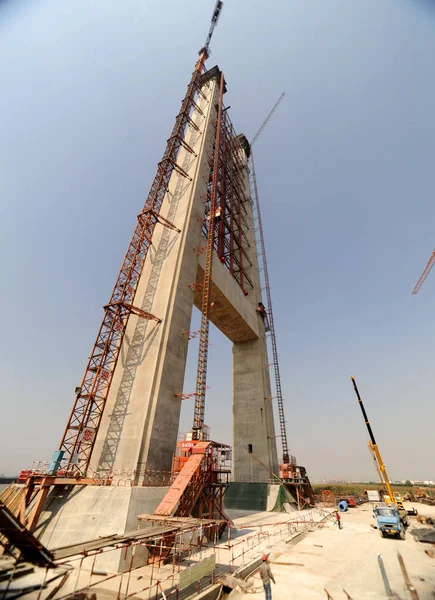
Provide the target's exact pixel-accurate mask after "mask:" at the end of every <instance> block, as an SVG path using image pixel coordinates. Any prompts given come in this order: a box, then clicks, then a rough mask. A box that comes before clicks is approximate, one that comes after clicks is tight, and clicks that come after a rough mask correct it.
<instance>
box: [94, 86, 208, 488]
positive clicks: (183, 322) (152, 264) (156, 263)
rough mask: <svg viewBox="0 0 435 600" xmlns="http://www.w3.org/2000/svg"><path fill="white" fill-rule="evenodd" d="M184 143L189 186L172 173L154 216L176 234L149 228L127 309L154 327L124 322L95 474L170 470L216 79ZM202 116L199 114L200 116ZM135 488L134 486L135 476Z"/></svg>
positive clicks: (96, 453)
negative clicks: (130, 305)
mask: <svg viewBox="0 0 435 600" xmlns="http://www.w3.org/2000/svg"><path fill="white" fill-rule="evenodd" d="M203 92H204V95H205V96H206V98H203V97H202V96H200V98H199V99H198V105H199V106H200V109H201V111H202V113H203V114H201V113H200V112H198V111H196V112H195V113H194V115H193V119H194V121H195V122H196V124H197V126H198V128H199V129H200V131H201V133H198V132H197V131H196V130H194V129H193V128H189V129H188V133H187V137H186V141H187V143H188V144H189V146H190V147H191V148H193V150H194V152H195V153H196V154H197V156H195V155H193V154H191V153H189V152H188V151H187V150H185V149H184V148H181V150H180V153H179V157H178V160H177V162H178V164H179V165H181V167H182V168H183V169H184V170H185V171H186V172H187V173H188V174H189V176H190V177H191V178H192V181H189V179H187V178H185V177H183V176H182V175H179V174H178V173H177V172H176V171H174V172H173V174H172V176H171V180H170V182H169V186H168V193H167V194H166V196H165V198H164V201H163V203H162V208H161V211H160V212H161V215H162V216H163V217H165V218H166V219H167V220H168V221H170V222H171V223H173V224H174V225H175V226H176V227H178V228H179V229H180V230H181V233H177V232H176V231H172V230H170V229H168V228H167V227H164V226H163V225H157V226H156V228H155V231H154V234H153V239H152V246H151V248H150V250H149V253H148V256H147V259H146V261H145V264H144V267H143V271H142V274H141V277H140V281H139V285H138V290H137V292H136V297H135V302H134V304H135V306H138V307H139V308H141V309H142V310H145V311H147V312H150V313H152V314H154V315H156V316H157V317H159V318H160V319H162V322H161V323H160V324H157V323H156V322H155V321H147V320H144V319H140V318H138V317H135V316H133V315H131V316H130V318H129V323H128V326H127V330H126V335H125V338H124V341H123V344H122V347H121V353H120V359H119V361H118V363H117V366H116V369H115V373H114V376H113V381H112V385H111V390H110V394H109V398H108V402H107V406H106V408H105V412H104V415H103V418H102V421H101V426H100V429H99V432H98V436H97V440H96V443H95V447H94V451H93V455H92V458H91V465H92V467H93V468H99V469H100V470H103V471H111V470H115V471H116V470H127V469H130V470H133V469H139V470H140V468H141V467H145V466H146V469H147V470H148V471H150V470H166V471H169V470H171V466H172V455H173V452H174V450H175V446H176V442H177V434H178V424H179V416H180V409H181V402H182V400H181V398H179V397H176V396H175V394H180V393H182V392H183V391H184V390H183V383H184V371H185V365H186V359H187V350H188V344H189V338H188V336H187V335H183V331H188V330H189V329H190V321H191V314H192V306H193V291H192V289H191V288H190V287H189V284H193V283H194V282H195V280H196V274H197V264H198V257H197V256H196V254H195V252H194V248H195V247H196V246H198V245H199V244H200V243H201V237H202V234H201V223H200V222H199V221H200V220H201V218H202V217H203V211H204V202H203V196H204V194H205V193H206V178H207V176H208V172H209V166H208V155H207V153H208V152H209V151H210V149H211V147H212V144H213V139H214V127H213V126H212V120H213V119H214V118H215V117H216V106H215V105H216V102H217V94H218V89H217V87H216V80H211V81H210V82H209V83H208V84H206V86H205V87H204V88H203ZM203 115H205V116H203ZM136 483H137V484H138V485H140V484H141V479H140V476H138V479H137V482H136Z"/></svg>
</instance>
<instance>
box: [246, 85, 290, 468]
mask: <svg viewBox="0 0 435 600" xmlns="http://www.w3.org/2000/svg"><path fill="white" fill-rule="evenodd" d="M284 96H285V92H283V93H282V94H281V96H280V97H279V98H278V100H277V101H276V103H275V105H274V107H273V108H272V110H271V111H270V113H269V114H268V115H267V117H266V119H265V120H264V122H263V124H262V125H261V127H260V129H259V130H258V131H257V133H256V134H255V136H254V137H253V139H252V142H251V150H252V146H253V145H254V144H255V142H256V141H257V140H258V138H259V137H260V135H261V133H262V132H263V130H264V128H265V127H266V125H267V124H268V123H269V121H270V119H271V118H272V115H273V114H274V112H275V111H276V109H277V108H278V106H279V105H280V104H281V102H282V100H283V99H284ZM251 169H252V183H253V186H252V187H253V192H254V202H255V208H256V211H257V221H258V233H259V237H260V248H261V252H260V253H261V257H262V263H263V276H264V283H265V288H266V298H267V314H268V318H269V329H270V339H271V344H272V359H273V368H274V372H275V391H276V397H277V404H278V416H279V426H280V432H281V445H282V462H283V463H284V464H285V465H288V464H289V463H290V454H289V449H288V442H287V431H286V425H285V416H284V402H283V397H282V387H281V375H280V371H279V361H278V348H277V343H276V332H275V323H274V320H273V310H272V296H271V292H270V281H269V271H268V267H267V259H266V245H265V243H264V235H263V224H262V220H261V211H260V201H259V197H258V188H257V178H256V175H255V162H254V154H253V152H252V151H251Z"/></svg>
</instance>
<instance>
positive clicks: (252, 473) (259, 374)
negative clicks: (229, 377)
mask: <svg viewBox="0 0 435 600" xmlns="http://www.w3.org/2000/svg"><path fill="white" fill-rule="evenodd" d="M272 473H275V474H277V473H278V457H277V451H276V439H275V426H274V422H273V410H272V399H271V391H270V380H269V372H268V367H267V354H266V353H265V342H264V338H258V339H256V340H253V341H250V342H243V343H241V344H234V345H233V478H234V480H235V481H253V482H262V481H270V480H271V479H273V474H272Z"/></svg>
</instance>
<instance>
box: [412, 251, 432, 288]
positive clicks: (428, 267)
mask: <svg viewBox="0 0 435 600" xmlns="http://www.w3.org/2000/svg"><path fill="white" fill-rule="evenodd" d="M434 265H435V250H434V251H433V252H432V255H431V257H430V258H429V260H428V263H427V265H426V268H425V269H424V271H423V273H422V274H421V276H420V279H419V280H418V281H417V283H416V284H415V287H414V289H413V290H412V293H413V295H415V294H418V292H419V290H420V288H421V286H422V285H423V283H424V282H425V281H426V277H427V276H428V275H429V273H430V272H431V270H432V267H433V266H434Z"/></svg>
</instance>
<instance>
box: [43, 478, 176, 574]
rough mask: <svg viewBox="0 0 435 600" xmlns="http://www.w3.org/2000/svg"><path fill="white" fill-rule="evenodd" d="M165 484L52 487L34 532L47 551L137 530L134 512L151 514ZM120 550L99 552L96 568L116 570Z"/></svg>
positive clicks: (162, 494) (164, 489) (164, 490)
mask: <svg viewBox="0 0 435 600" xmlns="http://www.w3.org/2000/svg"><path fill="white" fill-rule="evenodd" d="M167 490H168V488H167V487H158V488H152V487H114V486H104V487H100V486H75V487H73V488H72V489H71V490H69V491H61V490H55V489H52V490H51V492H50V494H49V496H48V498H47V501H46V503H45V507H44V511H43V512H42V514H41V517H40V519H39V522H38V527H37V529H36V531H35V535H36V536H37V537H38V538H39V539H40V540H41V542H42V544H43V545H44V546H46V548H48V549H49V550H52V549H54V548H61V547H63V546H69V545H71V544H78V543H80V542H85V541H89V540H94V539H97V538H99V537H104V536H107V535H112V534H121V535H122V534H124V533H127V532H130V531H135V530H136V529H137V515H139V514H143V513H150V514H151V513H153V512H154V510H155V508H156V507H157V506H158V504H159V503H160V501H161V500H162V498H163V496H164V495H165V494H166V492H167ZM119 563H120V553H119V552H118V553H114V552H112V553H107V554H103V555H102V556H101V557H100V558H99V560H98V567H99V568H101V569H103V570H108V571H111V572H117V570H118V566H119Z"/></svg>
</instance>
